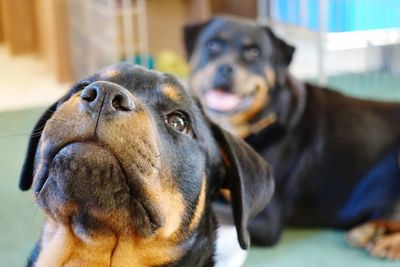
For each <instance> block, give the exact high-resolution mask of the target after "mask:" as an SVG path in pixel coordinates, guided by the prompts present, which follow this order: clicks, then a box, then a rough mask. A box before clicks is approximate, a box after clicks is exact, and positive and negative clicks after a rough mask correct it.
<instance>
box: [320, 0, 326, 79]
mask: <svg viewBox="0 0 400 267" xmlns="http://www.w3.org/2000/svg"><path fill="white" fill-rule="evenodd" d="M327 22H328V3H327V1H326V0H320V2H319V32H318V44H317V45H318V82H319V83H320V84H321V85H326V83H327V79H326V73H325V46H326V43H325V42H326V38H325V37H326V36H325V35H326V32H327Z"/></svg>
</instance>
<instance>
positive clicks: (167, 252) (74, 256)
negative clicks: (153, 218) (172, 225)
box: [34, 219, 197, 267]
mask: <svg viewBox="0 0 400 267" xmlns="http://www.w3.org/2000/svg"><path fill="white" fill-rule="evenodd" d="M196 238H197V236H193V237H192V238H189V239H188V240H186V242H184V243H178V242H174V241H166V240H158V239H157V238H154V239H146V240H142V239H139V238H137V237H132V236H116V235H111V234H107V235H106V234H97V235H93V236H89V235H85V234H81V233H77V231H76V230H74V229H73V227H71V226H67V225H63V224H61V223H58V222H55V221H53V220H52V219H47V221H46V224H45V226H44V229H43V234H42V238H41V241H40V242H41V244H40V253H39V255H38V258H37V259H36V263H35V265H34V266H36V267H41V266H66V265H67V266H93V267H101V266H104V267H105V266H121V267H123V266H143V267H144V266H165V265H168V264H170V263H173V262H179V261H181V260H182V258H185V253H186V252H187V251H188V250H189V249H191V248H192V247H194V243H195V242H196Z"/></svg>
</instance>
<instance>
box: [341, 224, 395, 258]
mask: <svg viewBox="0 0 400 267" xmlns="http://www.w3.org/2000/svg"><path fill="white" fill-rule="evenodd" d="M347 242H348V243H349V244H351V245H353V246H356V247H361V248H365V249H367V250H368V251H369V252H370V253H371V254H372V255H374V256H376V257H380V258H387V259H396V260H399V259H400V221H395V220H375V221H371V222H368V223H366V224H363V225H361V226H357V227H355V228H353V229H352V230H351V231H350V232H349V233H348V234H347Z"/></svg>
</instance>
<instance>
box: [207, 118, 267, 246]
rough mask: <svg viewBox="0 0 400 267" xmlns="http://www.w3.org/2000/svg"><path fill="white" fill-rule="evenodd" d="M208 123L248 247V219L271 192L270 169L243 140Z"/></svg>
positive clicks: (242, 240) (239, 229) (240, 233)
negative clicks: (218, 149) (220, 155)
mask: <svg viewBox="0 0 400 267" xmlns="http://www.w3.org/2000/svg"><path fill="white" fill-rule="evenodd" d="M211 127H212V131H213V134H214V137H215V139H216V140H217V143H218V145H219V148H220V150H221V154H222V158H223V160H224V163H225V168H226V170H227V172H226V179H225V181H224V184H223V187H226V188H227V189H229V190H230V192H231V203H232V210H233V219H234V221H235V225H236V230H237V233H238V238H239V243H240V246H241V247H242V248H243V249H247V248H248V247H249V245H250V237H249V233H248V230H247V227H248V224H249V221H250V220H251V219H252V218H254V217H255V216H256V215H257V214H258V213H259V212H260V211H261V210H262V209H263V208H264V207H265V206H266V205H267V203H268V202H269V200H270V198H271V196H272V193H273V192H274V180H273V177H272V173H271V169H270V166H269V165H268V164H267V162H266V161H265V160H264V159H263V158H262V157H261V156H260V155H258V154H257V153H256V152H255V151H254V150H253V149H252V148H251V147H250V146H249V145H247V144H246V143H245V142H244V141H242V140H241V139H239V138H237V137H235V136H233V135H232V134H230V133H228V132H227V131H225V130H223V129H222V128H221V127H219V126H218V125H216V124H214V123H212V126H211Z"/></svg>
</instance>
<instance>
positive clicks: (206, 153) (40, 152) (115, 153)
mask: <svg viewBox="0 0 400 267" xmlns="http://www.w3.org/2000/svg"><path fill="white" fill-rule="evenodd" d="M273 185H274V183H273V180H272V177H271V173H270V170H269V167H268V165H267V163H266V162H265V161H264V160H263V159H262V158H261V157H260V156H258V154H256V153H255V152H254V151H253V150H252V149H251V148H250V147H249V146H248V145H246V144H245V143H244V142H242V141H241V140H239V139H237V138H236V137H233V136H232V135H230V134H229V133H227V132H226V131H224V130H222V129H221V128H220V127H219V126H217V125H215V124H214V123H212V122H211V121H210V120H209V119H207V117H206V116H205V115H204V114H203V112H202V110H201V107H200V105H199V104H198V101H196V100H195V99H193V98H192V97H190V95H188V93H187V92H186V91H185V90H184V89H183V88H182V86H181V85H180V84H179V83H178V82H177V81H176V80H175V79H174V78H173V77H172V76H169V75H166V74H161V73H158V72H154V71H148V70H146V69H143V68H141V67H137V66H134V65H131V64H119V65H115V66H111V67H108V68H105V69H103V70H101V71H100V72H98V73H97V74H95V75H93V76H91V77H89V78H88V79H86V80H83V81H81V82H78V83H77V84H76V85H75V86H74V87H73V88H72V89H71V90H70V91H69V92H68V93H67V94H66V95H65V96H64V97H63V98H62V99H60V100H59V101H58V102H57V103H55V104H54V105H53V106H51V107H50V108H49V109H48V110H47V111H46V112H45V114H44V115H43V116H42V118H40V120H39V121H38V123H37V125H36V126H35V129H34V130H33V133H32V136H31V139H30V143H29V148H28V153H27V156H26V161H25V164H24V167H23V170H22V175H21V181H20V187H21V189H23V190H27V189H29V188H30V187H31V186H32V187H33V189H34V194H35V199H36V201H37V203H38V205H39V207H40V208H41V209H42V210H43V211H44V212H45V215H46V222H45V225H44V227H43V232H42V236H41V238H40V240H39V241H38V242H37V244H36V247H35V249H34V251H33V253H32V255H31V257H30V259H29V263H28V265H30V266H52V267H53V266H96V267H98V266H213V265H214V259H213V256H214V244H215V240H216V235H215V231H216V228H217V224H216V219H215V217H214V214H213V211H212V209H211V201H212V200H213V197H214V195H215V193H216V192H217V191H218V190H219V189H220V188H226V189H228V190H230V191H231V195H232V206H233V209H234V210H235V215H234V218H235V222H236V226H237V233H238V238H239V240H238V242H239V243H240V245H241V247H242V248H247V247H248V245H249V236H248V232H247V225H248V221H249V220H250V219H251V218H252V217H254V216H255V215H256V213H257V212H259V211H260V210H261V209H262V208H264V206H265V205H266V204H267V202H268V200H269V199H270V197H271V195H272V192H273V188H274V186H273Z"/></svg>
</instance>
